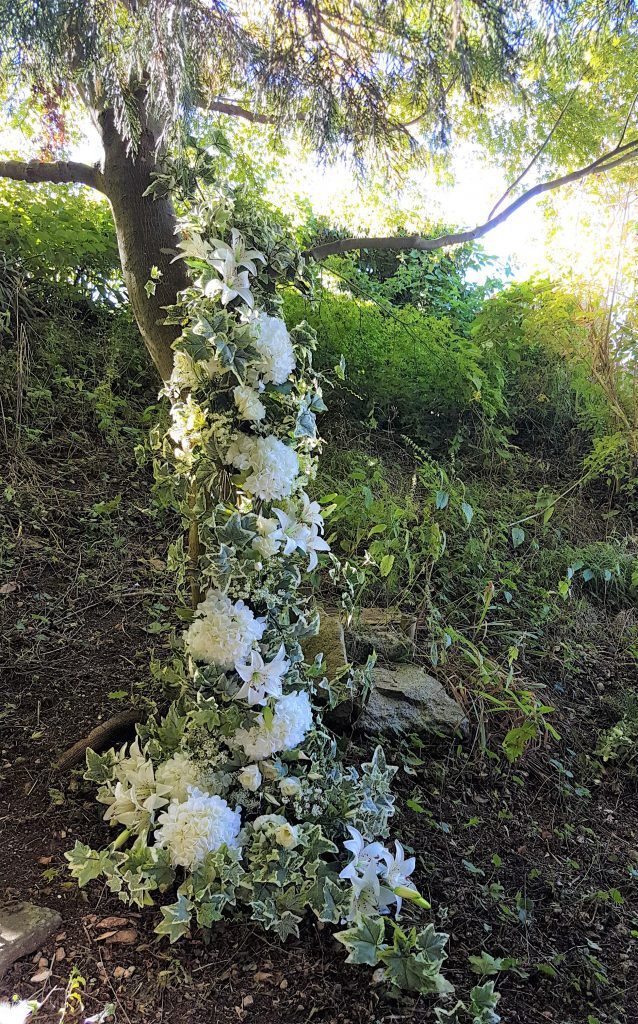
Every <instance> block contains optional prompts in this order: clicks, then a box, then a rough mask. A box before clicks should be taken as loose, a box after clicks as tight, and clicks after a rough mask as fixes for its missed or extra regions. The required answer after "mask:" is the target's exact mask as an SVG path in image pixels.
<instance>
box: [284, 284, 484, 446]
mask: <svg viewBox="0 0 638 1024" xmlns="http://www.w3.org/2000/svg"><path fill="white" fill-rule="evenodd" d="M284 315H285V317H286V320H287V321H288V323H294V322H297V321H298V320H299V319H301V318H305V319H306V320H308V322H309V323H310V324H311V326H312V327H313V328H314V329H315V330H316V332H317V339H318V340H317V356H316V359H317V365H318V366H319V368H320V369H324V370H326V369H331V368H332V367H334V366H335V364H337V363H338V362H339V360H340V358H341V356H344V357H345V361H346V367H347V379H346V386H345V388H344V389H341V390H340V391H339V393H338V394H337V396H336V397H337V398H338V400H339V401H341V403H342V408H343V410H344V412H345V413H346V414H348V415H355V416H357V417H358V418H359V419H366V418H368V419H369V421H370V422H371V423H376V424H379V425H384V426H385V425H389V424H391V425H392V426H393V427H395V428H398V429H400V430H402V431H404V432H405V433H408V434H410V435H411V436H412V437H415V438H417V439H421V440H427V441H428V443H429V444H433V443H434V444H436V443H438V442H439V441H440V439H441V438H443V437H449V436H450V434H452V433H454V431H455V429H456V427H457V426H458V425H459V424H460V423H461V422H462V421H463V420H464V419H466V418H467V417H468V416H470V415H471V414H473V413H476V414H477V415H481V416H486V417H488V418H490V417H493V416H495V415H496V413H497V412H498V410H499V409H500V407H501V397H500V393H499V389H498V383H497V384H496V386H494V384H492V383H491V381H490V378H489V376H488V373H487V368H486V366H485V364H484V360H483V355H482V352H481V349H480V347H479V346H478V345H477V344H476V343H475V342H473V341H472V340H468V339H467V338H466V337H464V336H463V335H462V334H460V333H457V331H456V330H455V328H454V325H453V322H452V321H451V320H450V319H448V318H439V317H437V316H434V315H425V314H423V313H421V312H419V311H418V310H416V309H414V308H413V307H411V306H404V307H402V308H401V309H399V310H397V311H396V312H395V311H393V310H388V309H387V308H386V307H383V308H382V307H380V306H378V305H376V304H375V303H373V302H371V301H363V300H359V299H356V298H353V297H349V296H346V295H334V294H331V293H330V292H329V291H327V290H325V291H324V292H323V293H322V295H321V298H320V300H319V301H318V302H317V303H316V304H314V303H311V302H309V301H308V300H307V299H304V298H303V297H302V296H300V295H298V294H296V293H293V292H292V291H287V292H286V294H285V300H284ZM333 404H334V399H333Z"/></svg>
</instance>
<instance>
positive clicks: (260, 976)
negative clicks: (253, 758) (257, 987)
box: [254, 971, 272, 981]
mask: <svg viewBox="0 0 638 1024" xmlns="http://www.w3.org/2000/svg"><path fill="white" fill-rule="evenodd" d="M254 980H255V981H272V974H268V972H267V971H257V972H256V973H255V975H254Z"/></svg>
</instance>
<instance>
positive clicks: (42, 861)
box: [38, 857, 53, 865]
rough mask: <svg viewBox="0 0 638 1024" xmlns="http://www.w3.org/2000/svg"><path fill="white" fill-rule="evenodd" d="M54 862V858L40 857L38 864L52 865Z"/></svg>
mask: <svg viewBox="0 0 638 1024" xmlns="http://www.w3.org/2000/svg"><path fill="white" fill-rule="evenodd" d="M52 860H53V857H38V864H44V865H47V864H50V863H51V861H52Z"/></svg>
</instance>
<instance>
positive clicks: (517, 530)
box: [512, 526, 525, 548]
mask: <svg viewBox="0 0 638 1024" xmlns="http://www.w3.org/2000/svg"><path fill="white" fill-rule="evenodd" d="M524 540H525V530H523V529H522V528H521V527H520V526H513V527H512V544H513V545H514V547H515V548H519V547H520V546H521V544H522V543H523V541H524Z"/></svg>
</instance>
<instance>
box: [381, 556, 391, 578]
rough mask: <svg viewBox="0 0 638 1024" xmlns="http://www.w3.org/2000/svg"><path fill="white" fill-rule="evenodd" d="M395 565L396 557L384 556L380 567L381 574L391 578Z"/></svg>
mask: <svg viewBox="0 0 638 1024" xmlns="http://www.w3.org/2000/svg"><path fill="white" fill-rule="evenodd" d="M393 565H394V555H384V556H383V558H382V559H381V563H380V565H379V572H380V573H381V575H382V576H383V577H385V576H389V575H390V573H391V572H392V566H393Z"/></svg>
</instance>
